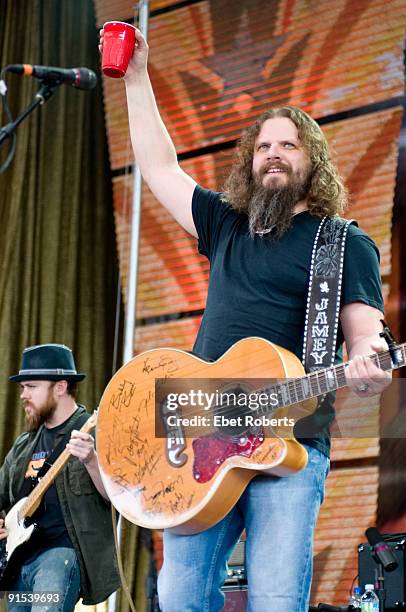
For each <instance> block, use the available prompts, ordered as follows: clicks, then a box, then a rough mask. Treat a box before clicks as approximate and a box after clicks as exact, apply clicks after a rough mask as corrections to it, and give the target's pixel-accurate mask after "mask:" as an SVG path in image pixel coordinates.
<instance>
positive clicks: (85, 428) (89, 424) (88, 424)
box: [80, 410, 97, 433]
mask: <svg viewBox="0 0 406 612" xmlns="http://www.w3.org/2000/svg"><path fill="white" fill-rule="evenodd" d="M96 423H97V410H94V411H93V413H92V414H91V415H90V417H89V418H88V419H87V421H86V423H85V424H84V425H83V426H82V427H81V428H80V431H83V432H84V433H89V431H90V430H91V429H93V428H94V427H96Z"/></svg>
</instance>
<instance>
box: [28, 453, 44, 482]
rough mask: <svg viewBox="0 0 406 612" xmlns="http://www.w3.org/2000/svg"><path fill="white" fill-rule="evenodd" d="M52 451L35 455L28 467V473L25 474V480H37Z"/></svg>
mask: <svg viewBox="0 0 406 612" xmlns="http://www.w3.org/2000/svg"><path fill="white" fill-rule="evenodd" d="M49 455H50V451H48V452H47V451H39V452H35V453H33V455H32V457H31V460H30V462H29V463H28V466H27V471H26V472H25V476H24V478H25V479H27V478H36V477H37V475H38V472H39V471H40V469H41V468H42V466H43V465H44V462H45V460H46V459H47V458H48V457H49Z"/></svg>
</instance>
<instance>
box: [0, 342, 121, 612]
mask: <svg viewBox="0 0 406 612" xmlns="http://www.w3.org/2000/svg"><path fill="white" fill-rule="evenodd" d="M84 378H85V374H81V373H78V372H77V371H76V367H75V362H74V358H73V354H72V351H71V350H70V348H68V347H67V346H65V345H62V344H41V345H37V346H30V347H28V348H26V349H25V350H24V352H23V358H22V365H21V370H20V371H19V373H18V374H16V375H15V376H11V377H10V380H12V381H13V382H17V383H19V384H20V388H21V394H20V397H21V400H22V403H23V407H24V410H25V423H26V431H25V432H24V433H23V434H21V435H20V436H19V437H18V438H17V440H16V441H15V442H14V444H13V447H12V448H11V450H10V451H9V453H8V454H7V457H6V459H5V461H4V463H3V466H2V467H1V469H0V509H2V510H3V511H5V512H9V511H10V508H11V510H12V508H13V506H15V504H16V503H17V502H18V501H19V500H20V499H22V498H24V497H26V496H27V495H29V494H30V492H31V491H32V490H33V489H34V488H35V487H36V486H37V485H38V476H43V475H44V472H43V470H44V464H45V465H46V462H47V461H49V463H50V464H53V463H55V461H56V459H57V457H58V456H59V455H60V453H61V452H63V451H64V450H65V448H67V449H68V451H69V453H70V455H72V457H71V458H70V460H69V462H68V463H67V465H66V466H65V467H64V469H63V470H62V471H61V473H60V474H59V475H58V476H56V479H55V481H54V482H52V484H51V486H50V487H49V488H48V490H47V491H46V493H45V495H44V497H43V501H42V503H41V504H40V506H39V508H38V510H36V512H35V513H34V514H33V515H32V517H31V518H30V519H29V520H28V521H27V523H28V524H31V523H32V522H34V523H35V526H36V528H35V530H34V531H33V533H32V535H31V537H30V538H29V539H27V541H25V542H24V543H22V544H21V545H20V546H18V547H17V548H16V549H15V552H14V553H13V554H12V555H11V557H10V558H9V564H8V566H7V568H6V573H5V575H4V576H3V578H2V585H1V590H3V591H4V590H7V591H8V593H7V594H6V601H7V606H8V607H7V609H8V610H11V611H14V610H16V611H18V612H28V610H31V604H29V605H28V603H27V605H26V606H25V605H24V603H23V602H30V601H31V602H35V608H34V609H35V610H37V611H38V612H42V611H45V610H50V609H51V610H53V611H54V612H58V611H59V612H62V611H63V612H71V611H72V610H74V608H75V604H76V602H77V600H78V599H79V597H82V598H83V602H84V603H85V604H96V603H99V602H101V601H104V599H106V597H108V595H110V593H112V592H113V591H115V590H116V589H117V588H118V586H119V578H118V571H117V561H116V557H115V547H114V539H113V531H112V526H111V521H110V509H109V502H108V497H107V493H106V491H105V489H104V486H103V483H102V480H101V477H100V472H99V467H98V462H97V455H96V451H95V447H94V439H93V436H92V435H91V434H90V433H89V432H85V431H80V430H81V428H82V426H83V425H84V424H85V423H86V421H87V420H88V418H89V416H90V415H89V414H88V413H87V412H86V410H85V408H84V407H83V406H81V405H78V404H77V403H76V399H75V398H76V387H77V383H78V382H79V381H81V380H83V379H84ZM54 451H55V452H54ZM40 470H42V472H41V471H40ZM3 523H4V522H3V519H0V540H3V541H5V540H6V538H9V540H10V541H11V542H12V543H13V546H14V545H15V540H16V539H17V538H16V536H15V533H8V531H7V529H6V528H5V527H4V526H3ZM28 524H27V527H28ZM11 548H12V546H10V547H9V549H11ZM16 594H17V595H16ZM22 594H23V595H22ZM23 597H24V598H25V599H23ZM30 597H32V598H31V599H30ZM47 597H48V598H49V599H47ZM35 598H37V599H35ZM44 598H45V599H44ZM41 602H42V603H41ZM50 606H51V607H50Z"/></svg>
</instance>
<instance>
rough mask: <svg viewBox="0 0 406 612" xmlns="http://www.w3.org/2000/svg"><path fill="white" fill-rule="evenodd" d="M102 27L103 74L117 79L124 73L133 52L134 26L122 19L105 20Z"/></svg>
mask: <svg viewBox="0 0 406 612" xmlns="http://www.w3.org/2000/svg"><path fill="white" fill-rule="evenodd" d="M103 29H104V40H103V54H102V70H103V74H105V75H106V76H109V77H113V79H119V78H121V77H123V76H124V75H125V73H126V71H127V68H128V64H129V62H130V59H131V57H132V55H133V53H134V47H135V40H136V39H135V28H134V26H132V25H130V24H129V23H124V22H123V21H107V22H106V23H105V24H104V26H103Z"/></svg>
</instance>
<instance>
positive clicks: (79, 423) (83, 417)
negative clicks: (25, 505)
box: [37, 413, 89, 480]
mask: <svg viewBox="0 0 406 612" xmlns="http://www.w3.org/2000/svg"><path fill="white" fill-rule="evenodd" d="M88 418H89V415H88V414H87V413H86V414H82V415H80V416H78V417H76V419H74V420H73V422H72V423H70V425H72V429H74V428H75V429H80V428H81V427H82V426H83V425H84V424H85V423H86V421H87V419H88ZM73 426H74V427H73ZM72 429H69V430H68V431H67V432H66V433H65V435H64V436H63V437H62V438H61V440H60V441H59V443H58V444H57V445H56V446H55V448H54V449H53V451H52V453H51V454H50V455H49V457H48V459H47V460H46V461H44V463H43V464H42V466H41V468H40V469H39V470H38V473H37V480H39V479H40V478H42V477H43V476H45V474H46V473H47V472H48V470H49V468H50V467H52V464H53V463H55V461H56V460H57V459H58V457H59V455H60V454H61V453H62V452H63V450H64V449H65V447H66V445H67V443H68V442H69V440H70V435H71V433H72Z"/></svg>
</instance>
